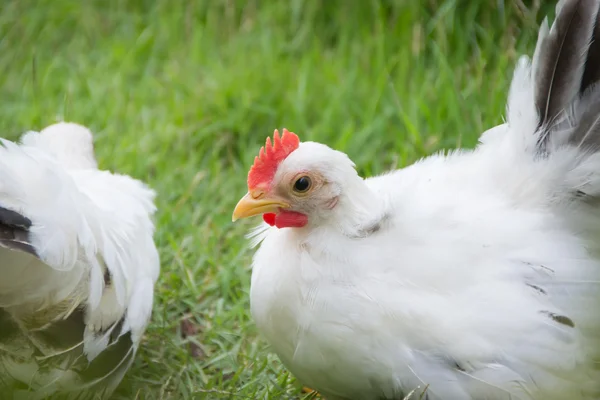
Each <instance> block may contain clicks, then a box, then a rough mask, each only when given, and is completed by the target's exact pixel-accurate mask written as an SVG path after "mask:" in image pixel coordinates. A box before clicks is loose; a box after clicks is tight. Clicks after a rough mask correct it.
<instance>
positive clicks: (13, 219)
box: [0, 207, 31, 230]
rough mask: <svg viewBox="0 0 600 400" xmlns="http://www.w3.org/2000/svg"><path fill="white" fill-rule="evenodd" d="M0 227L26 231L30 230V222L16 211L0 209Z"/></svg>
mask: <svg viewBox="0 0 600 400" xmlns="http://www.w3.org/2000/svg"><path fill="white" fill-rule="evenodd" d="M0 225H6V226H9V227H11V228H21V229H23V230H27V229H29V228H31V220H30V219H29V218H27V217H25V216H23V215H21V214H19V213H18V212H16V211H13V210H9V209H8V208H3V207H0Z"/></svg>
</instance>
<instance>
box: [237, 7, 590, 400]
mask: <svg viewBox="0 0 600 400" xmlns="http://www.w3.org/2000/svg"><path fill="white" fill-rule="evenodd" d="M599 8H600V1H598V0H568V1H563V2H561V3H560V4H559V5H558V6H557V17H556V20H555V22H554V24H553V26H552V28H551V29H549V28H548V24H547V22H546V21H544V24H543V25H542V27H541V30H540V34H539V39H538V45H537V48H536V51H535V53H534V57H533V62H532V64H530V63H529V61H528V59H527V58H522V59H521V60H520V61H519V63H518V65H517V68H516V71H515V74H514V78H513V81H512V86H511V90H510V93H509V96H508V106H507V123H506V124H503V125H501V126H498V127H495V128H493V129H491V130H489V131H488V132H486V133H485V134H484V135H483V136H482V140H481V143H480V144H479V145H478V146H477V148H476V149H474V150H460V151H453V152H450V153H448V154H438V155H434V156H431V157H428V158H425V159H423V160H421V161H419V162H417V163H415V164H414V165H412V166H410V167H407V168H404V169H401V170H397V171H393V172H390V173H388V174H385V175H382V176H378V177H374V178H369V179H363V178H361V177H360V176H358V175H357V173H356V171H355V169H354V164H353V163H352V161H351V160H350V159H349V158H348V157H347V156H346V155H345V154H343V153H341V152H339V151H335V150H332V149H331V148H329V147H327V146H325V145H323V144H319V143H314V142H300V141H299V139H298V137H297V136H296V135H295V134H293V133H290V132H288V131H286V130H284V131H283V135H282V136H281V137H279V135H278V132H277V131H275V137H274V141H273V143H271V141H270V140H269V139H267V144H266V149H265V150H263V149H261V152H260V155H259V157H257V158H256V159H255V163H254V165H253V167H252V168H251V170H250V172H249V174H248V194H246V195H245V196H244V197H243V198H242V199H241V200H240V201H239V203H238V204H237V206H236V208H235V210H234V212H233V220H234V221H235V220H236V219H240V218H245V217H250V216H253V215H258V214H263V218H264V220H265V222H266V223H265V224H262V225H261V226H260V227H259V228H258V229H257V230H256V231H254V232H253V233H252V234H251V235H250V236H251V237H253V243H252V245H260V247H259V249H258V250H257V251H256V254H255V255H254V260H253V264H252V267H253V271H252V281H251V291H250V298H251V311H252V315H253V318H254V320H255V322H256V324H257V327H258V329H259V331H260V332H261V333H262V334H263V335H264V337H265V338H266V339H267V341H268V342H269V343H270V345H271V346H272V348H273V349H274V351H275V352H276V353H277V354H278V356H279V357H280V359H281V360H282V362H283V364H284V365H285V366H286V367H287V368H288V369H289V370H290V371H291V372H292V373H293V374H294V375H295V376H296V377H297V378H298V379H299V380H300V381H301V382H302V383H304V384H306V385H309V386H310V387H312V388H314V389H316V390H318V391H319V392H321V393H322V394H323V395H324V396H325V397H326V398H328V399H356V400H372V399H373V400H374V399H402V398H403V397H404V396H406V395H408V394H410V392H411V391H413V390H414V389H416V388H420V389H419V390H417V391H416V392H414V397H411V398H415V399H417V398H426V399H429V400H438V399H443V400H482V399H494V400H496V399H535V400H542V399H543V400H577V399H600V311H599V310H598V308H596V307H598V305H600V261H599V260H600V259H599V258H598V257H599V256H600V88H598V86H595V84H596V83H597V82H598V81H600V41H594V40H593V39H594V38H598V37H600V36H599V35H600V24H599V23H598V22H597V21H599V19H600V16H599V14H598V10H599ZM423 392H424V394H423ZM421 396H423V397H421Z"/></svg>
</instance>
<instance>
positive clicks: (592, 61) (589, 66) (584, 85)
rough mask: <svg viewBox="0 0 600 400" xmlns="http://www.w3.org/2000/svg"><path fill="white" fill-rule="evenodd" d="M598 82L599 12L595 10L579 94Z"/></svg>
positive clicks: (599, 55)
mask: <svg viewBox="0 0 600 400" xmlns="http://www.w3.org/2000/svg"><path fill="white" fill-rule="evenodd" d="M599 81H600V12H598V10H596V21H595V24H594V31H593V32H592V39H591V43H590V48H589V50H588V56H587V60H586V61H585V70H584V72H583V78H582V79H581V88H580V89H579V92H580V93H585V91H586V90H588V89H589V88H590V87H591V86H592V85H594V84H595V83H597V82H599Z"/></svg>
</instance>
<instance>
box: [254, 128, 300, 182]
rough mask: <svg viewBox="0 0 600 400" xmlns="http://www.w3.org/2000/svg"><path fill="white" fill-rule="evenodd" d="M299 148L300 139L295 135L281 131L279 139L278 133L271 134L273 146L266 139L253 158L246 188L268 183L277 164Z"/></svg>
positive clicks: (285, 130)
mask: <svg viewBox="0 0 600 400" xmlns="http://www.w3.org/2000/svg"><path fill="white" fill-rule="evenodd" d="M298 146H300V139H299V138H298V136H296V134H295V133H293V132H290V131H288V130H287V129H284V130H283V135H281V137H279V131H278V130H277V129H275V132H274V133H273V145H271V138H270V137H268V138H267V143H266V144H265V146H263V147H261V148H260V153H259V155H258V156H257V157H254V164H253V165H252V168H250V172H248V188H249V189H253V188H255V187H257V186H258V185H259V184H261V183H270V182H271V180H272V179H273V177H274V176H275V172H277V166H279V163H280V162H282V161H283V160H285V158H286V157H287V156H288V155H289V154H290V153H291V152H292V151H294V150H296V149H297V148H298Z"/></svg>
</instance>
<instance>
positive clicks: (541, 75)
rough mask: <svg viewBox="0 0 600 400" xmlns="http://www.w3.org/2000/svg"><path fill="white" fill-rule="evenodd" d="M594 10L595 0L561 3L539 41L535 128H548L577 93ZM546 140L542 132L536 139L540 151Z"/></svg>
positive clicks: (595, 6)
mask: <svg viewBox="0 0 600 400" xmlns="http://www.w3.org/2000/svg"><path fill="white" fill-rule="evenodd" d="M597 10H598V4H597V2H596V0H567V1H565V2H564V4H563V6H562V8H561V10H560V12H559V13H558V15H557V16H556V20H555V21H554V24H553V25H552V28H551V30H550V33H549V34H548V36H547V37H545V38H543V39H542V40H543V42H542V43H540V47H539V51H540V54H539V58H538V63H537V66H536V71H534V73H535V98H534V101H535V106H536V109H537V110H538V115H539V123H538V128H542V129H544V130H546V129H548V128H549V127H551V126H552V125H553V124H554V123H555V122H556V120H557V118H558V117H559V116H560V115H561V114H562V113H563V112H564V111H565V110H566V109H567V107H568V106H569V105H570V104H571V102H572V101H573V100H574V99H575V98H576V96H577V95H578V94H579V90H580V88H581V83H582V79H583V73H584V65H585V62H586V58H587V53H588V48H589V45H590V39H591V37H592V32H593V29H594V24H595V21H596V15H597ZM547 139H548V134H547V133H546V132H545V133H544V134H542V135H540V138H539V139H538V147H539V149H540V151H542V152H544V151H545V147H546V142H547Z"/></svg>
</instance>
